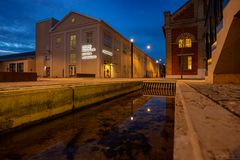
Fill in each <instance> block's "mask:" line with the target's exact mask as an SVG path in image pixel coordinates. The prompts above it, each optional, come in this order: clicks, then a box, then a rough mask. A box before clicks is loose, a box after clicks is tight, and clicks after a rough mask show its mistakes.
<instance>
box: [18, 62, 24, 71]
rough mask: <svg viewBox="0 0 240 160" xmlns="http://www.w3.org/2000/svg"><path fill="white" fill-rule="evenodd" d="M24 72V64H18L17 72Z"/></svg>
mask: <svg viewBox="0 0 240 160" xmlns="http://www.w3.org/2000/svg"><path fill="white" fill-rule="evenodd" d="M23 71H24V64H23V63H18V64H17V72H23Z"/></svg>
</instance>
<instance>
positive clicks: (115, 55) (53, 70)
mask: <svg viewBox="0 0 240 160" xmlns="http://www.w3.org/2000/svg"><path fill="white" fill-rule="evenodd" d="M130 45H131V44H130V42H129V41H128V40H127V39H125V38H124V37H123V36H122V35H120V34H119V33H118V32H116V31H115V30H114V29H113V28H112V27H110V26H109V25H108V24H106V23H105V22H104V21H102V20H98V19H95V18H92V17H88V16H85V15H82V14H79V13H76V12H70V13H69V14H68V15H67V16H65V17H64V18H63V19H62V20H61V21H58V20H56V19H53V18H52V19H47V20H43V21H40V22H38V23H37V24H36V71H37V73H38V76H40V77H97V78H130V77H131V53H130ZM133 53H134V54H133V73H134V74H133V77H134V78H137V77H139V78H140V77H158V76H159V69H158V64H156V63H155V61H154V60H153V59H152V58H150V57H149V56H148V55H146V54H145V53H143V52H142V51H141V50H140V49H139V48H137V47H136V46H134V52H133Z"/></svg>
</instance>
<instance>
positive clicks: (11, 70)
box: [9, 63, 16, 72]
mask: <svg viewBox="0 0 240 160" xmlns="http://www.w3.org/2000/svg"><path fill="white" fill-rule="evenodd" d="M9 72H16V63H10V64H9Z"/></svg>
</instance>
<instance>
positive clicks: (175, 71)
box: [172, 26, 198, 75]
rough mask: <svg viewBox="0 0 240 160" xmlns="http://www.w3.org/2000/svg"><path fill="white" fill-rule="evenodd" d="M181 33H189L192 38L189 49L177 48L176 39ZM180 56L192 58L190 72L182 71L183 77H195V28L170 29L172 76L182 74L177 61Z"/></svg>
mask: <svg viewBox="0 0 240 160" xmlns="http://www.w3.org/2000/svg"><path fill="white" fill-rule="evenodd" d="M182 33H190V34H192V35H193V36H194V39H193V41H192V47H191V48H179V47H178V42H177V38H178V36H179V35H181V34H182ZM181 55H185V56H187V55H190V56H192V70H184V71H183V74H184V75H197V70H198V42H197V26H193V27H186V28H174V29H172V66H173V67H172V74H173V75H180V74H181V72H182V69H181V65H180V63H179V62H180V61H179V59H181Z"/></svg>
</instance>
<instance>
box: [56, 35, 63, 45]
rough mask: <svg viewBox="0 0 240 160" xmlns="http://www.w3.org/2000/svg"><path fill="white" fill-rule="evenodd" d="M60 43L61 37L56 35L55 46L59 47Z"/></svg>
mask: <svg viewBox="0 0 240 160" xmlns="http://www.w3.org/2000/svg"><path fill="white" fill-rule="evenodd" d="M61 43H62V39H61V37H56V47H59V46H60V45H61Z"/></svg>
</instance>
